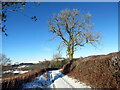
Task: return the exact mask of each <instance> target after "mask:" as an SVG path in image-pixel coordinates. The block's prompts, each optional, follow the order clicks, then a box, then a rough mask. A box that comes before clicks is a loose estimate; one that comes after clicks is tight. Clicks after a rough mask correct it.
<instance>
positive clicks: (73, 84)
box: [51, 70, 91, 88]
mask: <svg viewBox="0 0 120 90" xmlns="http://www.w3.org/2000/svg"><path fill="white" fill-rule="evenodd" d="M59 71H60V70H54V71H52V72H51V74H52V77H53V78H52V79H53V81H54V82H53V83H52V84H51V85H53V84H54V87H52V88H91V87H90V86H87V85H85V84H84V83H81V82H79V81H77V80H76V79H73V78H70V77H68V76H67V75H63V74H62V73H61V72H59Z"/></svg>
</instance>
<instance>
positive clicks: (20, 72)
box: [13, 70, 28, 74]
mask: <svg viewBox="0 0 120 90" xmlns="http://www.w3.org/2000/svg"><path fill="white" fill-rule="evenodd" d="M26 72H28V71H18V70H16V71H13V73H19V74H23V73H26Z"/></svg>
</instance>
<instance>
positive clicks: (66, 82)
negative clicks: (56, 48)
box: [51, 72, 75, 90]
mask: <svg viewBox="0 0 120 90" xmlns="http://www.w3.org/2000/svg"><path fill="white" fill-rule="evenodd" d="M54 74H56V75H57V74H58V73H54ZM58 76H59V75H58ZM53 77H54V76H53V75H52V72H51V79H52V80H53ZM59 78H60V79H61V80H63V82H64V84H67V86H69V87H70V88H71V89H72V88H75V87H73V86H72V85H71V84H70V83H69V82H68V81H67V80H65V79H64V78H63V77H62V76H61V75H60V76H59ZM55 88H56V86H55V83H53V89H54V90H55ZM63 88H65V87H63Z"/></svg>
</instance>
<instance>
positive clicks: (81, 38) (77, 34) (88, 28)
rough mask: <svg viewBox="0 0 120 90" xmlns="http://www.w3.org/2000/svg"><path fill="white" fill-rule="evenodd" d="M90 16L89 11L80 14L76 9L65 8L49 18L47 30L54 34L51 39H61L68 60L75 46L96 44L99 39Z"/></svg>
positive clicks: (71, 57)
mask: <svg viewBox="0 0 120 90" xmlns="http://www.w3.org/2000/svg"><path fill="white" fill-rule="evenodd" d="M90 18H91V14H90V13H87V14H85V15H82V14H81V13H80V11H79V10H78V9H73V10H69V9H65V10H62V11H60V13H58V14H56V15H53V16H52V17H51V18H50V19H49V28H50V30H49V31H50V32H51V33H53V35H54V37H53V38H52V39H55V38H56V37H60V38H61V39H62V44H63V46H65V47H66V48H67V55H68V56H69V59H70V60H72V59H73V54H74V52H75V49H76V48H77V46H80V47H81V46H85V45H86V44H88V43H90V44H92V45H93V46H96V42H98V41H99V39H100V35H99V33H97V32H95V31H94V30H93V24H92V23H91V22H90Z"/></svg>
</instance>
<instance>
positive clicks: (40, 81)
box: [23, 73, 50, 88]
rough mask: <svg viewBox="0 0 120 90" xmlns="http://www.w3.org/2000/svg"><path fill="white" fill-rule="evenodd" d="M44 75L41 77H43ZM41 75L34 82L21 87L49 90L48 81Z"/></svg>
mask: <svg viewBox="0 0 120 90" xmlns="http://www.w3.org/2000/svg"><path fill="white" fill-rule="evenodd" d="M45 74H46V73H44V74H43V75H45ZM43 75H40V76H38V77H37V78H35V80H34V81H32V82H29V83H26V84H24V85H23V88H50V86H49V85H50V81H48V80H47V78H46V77H45V76H43Z"/></svg>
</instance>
